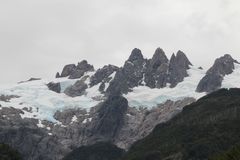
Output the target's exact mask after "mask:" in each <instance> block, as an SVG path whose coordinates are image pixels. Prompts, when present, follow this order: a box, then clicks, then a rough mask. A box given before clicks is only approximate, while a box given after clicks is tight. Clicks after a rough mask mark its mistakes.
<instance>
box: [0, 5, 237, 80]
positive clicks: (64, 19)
mask: <svg viewBox="0 0 240 160" xmlns="http://www.w3.org/2000/svg"><path fill="white" fill-rule="evenodd" d="M239 29H240V1H239V0H0V72H1V78H0V83H1V84H4V83H13V82H17V81H21V80H25V79H28V78H30V77H43V78H45V77H54V76H55V73H56V72H57V71H61V70H62V68H63V66H64V65H65V64H69V63H77V62H78V61H81V60H83V59H87V60H88V62H89V63H91V64H94V66H95V68H98V67H101V66H103V65H104V64H109V63H110V64H115V65H118V66H121V65H122V64H123V63H124V61H125V60H126V59H127V58H128V56H129V54H130V52H131V50H132V49H133V48H139V49H141V50H142V52H143V54H144V56H145V57H148V58H150V57H151V56H152V55H153V53H154V51H155V49H156V48H157V47H161V48H162V49H163V50H164V51H165V52H166V54H167V56H168V57H170V56H171V54H172V53H173V52H175V53H176V52H177V51H178V50H182V51H184V52H185V53H186V54H187V56H188V57H189V59H190V61H191V62H192V63H193V64H195V65H202V66H204V67H209V66H210V65H212V63H213V61H214V59H215V58H216V57H219V56H222V55H224V54H226V53H228V54H231V55H232V56H233V57H234V58H235V59H237V60H240V44H239V42H240V30H239Z"/></svg>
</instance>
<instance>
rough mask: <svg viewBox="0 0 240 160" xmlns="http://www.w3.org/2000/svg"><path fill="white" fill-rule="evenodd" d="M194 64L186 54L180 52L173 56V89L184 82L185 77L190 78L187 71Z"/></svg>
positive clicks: (171, 80) (171, 74)
mask: <svg viewBox="0 0 240 160" xmlns="http://www.w3.org/2000/svg"><path fill="white" fill-rule="evenodd" d="M190 65H192V63H191V62H190V61H189V60H188V58H187V56H186V55H185V53H183V52H182V51H178V52H177V54H176V55H175V54H174V53H173V54H172V56H171V59H170V63H169V83H170V84H171V87H175V86H176V85H177V84H178V83H179V82H182V81H183V79H184V77H187V76H188V73H187V70H188V69H189V68H190V67H189V66H190Z"/></svg>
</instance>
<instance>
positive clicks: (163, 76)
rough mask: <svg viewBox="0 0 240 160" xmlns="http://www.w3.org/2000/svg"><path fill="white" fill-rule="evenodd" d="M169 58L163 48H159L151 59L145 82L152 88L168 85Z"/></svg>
mask: <svg viewBox="0 0 240 160" xmlns="http://www.w3.org/2000/svg"><path fill="white" fill-rule="evenodd" d="M168 62H169V61H168V58H167V56H166V55H165V53H164V51H163V50H162V49H161V48H157V49H156V51H155V53H154V55H153V57H152V59H150V60H149V63H148V65H147V69H146V73H145V74H144V82H145V83H146V86H148V87H150V88H163V87H166V84H167V77H168Z"/></svg>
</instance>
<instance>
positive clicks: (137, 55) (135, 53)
mask: <svg viewBox="0 0 240 160" xmlns="http://www.w3.org/2000/svg"><path fill="white" fill-rule="evenodd" d="M143 59H144V58H143V55H142V52H141V50H140V49H138V48H134V49H133V50H132V53H131V55H130V57H129V58H128V61H130V62H134V61H139V60H140V61H142V60H143Z"/></svg>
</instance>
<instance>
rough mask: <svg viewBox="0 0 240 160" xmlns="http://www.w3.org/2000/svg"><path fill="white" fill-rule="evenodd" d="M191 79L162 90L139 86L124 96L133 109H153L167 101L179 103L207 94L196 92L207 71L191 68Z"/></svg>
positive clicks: (189, 71)
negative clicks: (188, 98) (178, 101)
mask: <svg viewBox="0 0 240 160" xmlns="http://www.w3.org/2000/svg"><path fill="white" fill-rule="evenodd" d="M188 75H189V77H186V78H185V79H184V81H183V82H181V83H179V84H178V85H177V86H176V87H174V88H170V87H169V86H168V87H165V88H162V89H157V88H154V89H151V88H149V87H147V86H139V87H135V88H133V92H130V93H128V94H127V95H124V96H125V98H127V99H128V102H129V106H131V107H148V108H152V107H155V106H157V105H158V104H162V103H164V102H165V101H167V100H172V101H177V100H181V99H183V98H185V97H193V98H196V99H198V98H200V97H202V96H203V95H205V93H197V92H195V90H196V87H197V84H198V82H199V81H200V80H201V78H202V77H203V76H204V75H205V71H204V70H202V69H199V68H197V67H194V66H191V68H190V69H189V70H188Z"/></svg>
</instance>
